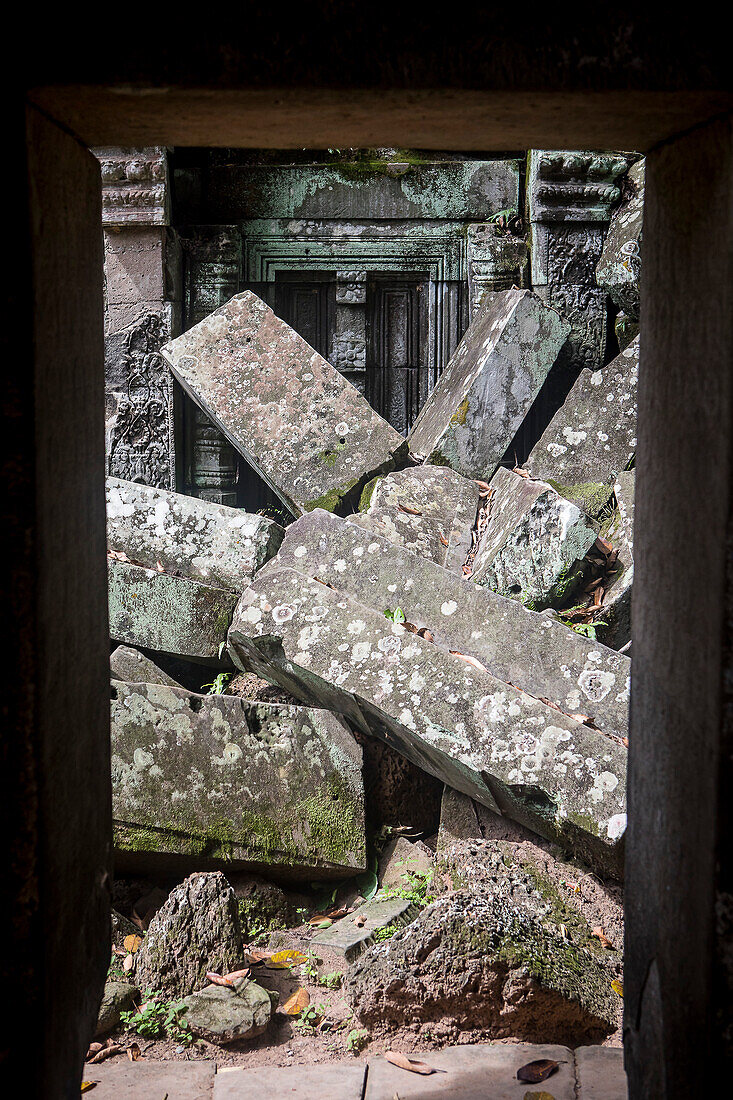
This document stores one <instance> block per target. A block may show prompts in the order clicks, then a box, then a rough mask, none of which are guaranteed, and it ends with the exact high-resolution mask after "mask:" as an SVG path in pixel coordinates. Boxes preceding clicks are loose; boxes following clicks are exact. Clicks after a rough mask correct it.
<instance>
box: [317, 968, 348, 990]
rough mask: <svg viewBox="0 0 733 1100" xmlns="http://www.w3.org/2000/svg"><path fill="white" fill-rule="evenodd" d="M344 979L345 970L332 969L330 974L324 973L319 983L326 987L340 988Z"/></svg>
mask: <svg viewBox="0 0 733 1100" xmlns="http://www.w3.org/2000/svg"><path fill="white" fill-rule="evenodd" d="M343 980H344V972H343V970H331V971H330V972H329V973H328V974H324V975H323V977H322V978H320V979H319V982H318V984H319V985H323V986H325V987H326V989H340V988H341V983H342V982H343Z"/></svg>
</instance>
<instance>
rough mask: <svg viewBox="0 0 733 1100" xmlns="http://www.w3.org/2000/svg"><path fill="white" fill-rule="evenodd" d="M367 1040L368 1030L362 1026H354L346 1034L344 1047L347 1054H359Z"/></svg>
mask: <svg viewBox="0 0 733 1100" xmlns="http://www.w3.org/2000/svg"><path fill="white" fill-rule="evenodd" d="M368 1042H369V1032H368V1031H367V1030H366V1029H365V1028H363V1027H355V1028H353V1029H352V1030H351V1031H350V1032H349V1034H348V1035H347V1036H346V1049H347V1050H348V1052H349V1054H359V1053H361V1051H362V1050H363V1049H364V1047H365V1046H366V1045H367V1043H368Z"/></svg>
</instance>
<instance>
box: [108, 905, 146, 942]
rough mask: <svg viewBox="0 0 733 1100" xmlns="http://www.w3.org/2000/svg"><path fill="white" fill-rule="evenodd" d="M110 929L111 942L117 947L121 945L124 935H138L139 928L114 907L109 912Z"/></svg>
mask: <svg viewBox="0 0 733 1100" xmlns="http://www.w3.org/2000/svg"><path fill="white" fill-rule="evenodd" d="M110 924H111V931H112V943H113V944H115V946H117V947H122V941H123V940H124V938H125V936H139V935H140V929H139V927H138V926H137V925H135V924H133V923H132V921H131V920H128V919H127V917H124V916H123V915H122V913H118V912H117V910H116V909H113V910H112V913H111V920H110Z"/></svg>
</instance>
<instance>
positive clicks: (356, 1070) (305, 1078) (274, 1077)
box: [170, 1058, 367, 1100]
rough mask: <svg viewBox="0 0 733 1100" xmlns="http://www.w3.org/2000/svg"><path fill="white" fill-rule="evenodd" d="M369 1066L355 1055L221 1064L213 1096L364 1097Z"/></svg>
mask: <svg viewBox="0 0 733 1100" xmlns="http://www.w3.org/2000/svg"><path fill="white" fill-rule="evenodd" d="M185 1064H186V1065H188V1063H185ZM366 1069H367V1067H366V1062H359V1061H356V1060H355V1059H354V1058H352V1059H351V1061H350V1062H335V1063H334V1062H330V1063H329V1064H327V1065H314V1066H260V1067H258V1068H257V1069H240V1068H239V1067H238V1066H220V1067H219V1068H218V1070H217V1074H216V1084H215V1085H214V1100H262V1098H263V1096H269V1095H274V1096H276V1097H287V1098H288V1100H363V1096H364V1077H365V1075H366ZM170 1100H173V1098H172V1096H171V1098H170ZM176 1100H178V1097H176ZM181 1100H185V1098H183V1097H182V1098H181Z"/></svg>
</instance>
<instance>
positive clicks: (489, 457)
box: [408, 289, 570, 479]
mask: <svg viewBox="0 0 733 1100" xmlns="http://www.w3.org/2000/svg"><path fill="white" fill-rule="evenodd" d="M569 331H570V325H569V323H568V322H567V321H565V320H564V319H563V318H561V317H560V315H559V313H556V312H555V310H553V309H550V308H549V307H548V306H546V305H544V304H543V302H542V301H541V300H540V299H539V298H538V297H537V295H536V294H533V293H532V292H531V291H529V290H517V289H513V290H505V291H500V292H497V293H494V294H490V295H487V296H486V299H485V301H484V302H483V303H482V305H481V307H480V308H479V310H478V311H477V313H476V315H475V317H474V319H473V321H472V322H471V324H470V326H469V328H468V330H467V331H466V333H465V335H464V337H463V339H462V340H461V342H460V344H459V345H458V348H457V349H456V351H455V352H454V354H453V356H452V358H451V361H450V363H449V364H448V366H447V367H446V369H445V370H444V371H443V373H442V375H441V376H440V378H439V380H438V383H437V385H436V386H435V388H434V389H433V391H432V393H431V394H430V396H429V397H428V399H427V401H426V402H425V405H424V406H423V408H422V411H421V413H420V415H419V416H418V418H417V421H416V422H415V425H414V427H413V429H412V431H411V433H410V435H409V437H408V443H409V445H410V450H411V451H412V452H413V453H414V454H416V455H420V456H422V457H423V458H424V459H425V460H426V461H427V462H428V463H432V464H433V465H438V466H450V467H451V468H452V469H453V470H456V471H457V472H458V473H460V474H463V476H464V477H468V478H483V479H487V478H489V477H491V475H492V474H493V472H494V470H495V469H496V467H497V466H498V464H499V462H500V460H501V458H502V456H503V455H504V452H505V451H506V449H507V447H508V446H509V444H510V443H511V441H512V439H513V438H514V435H515V433H516V431H517V429H518V428H519V426H520V424H521V423H522V421H523V420H524V417H525V416H526V414H527V413H528V412H529V408H530V406H531V404H532V402H533V401H534V399H535V397H536V396H537V394H538V392H539V390H540V387H541V386H542V383H543V382H544V380H545V378H546V377H547V373H548V371H549V370H550V367H551V366H552V365H553V363H554V362H555V359H556V358H557V355H558V352H559V351H560V348H561V347H562V345H563V344H564V342H565V339H566V337H567V335H568V332H569Z"/></svg>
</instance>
